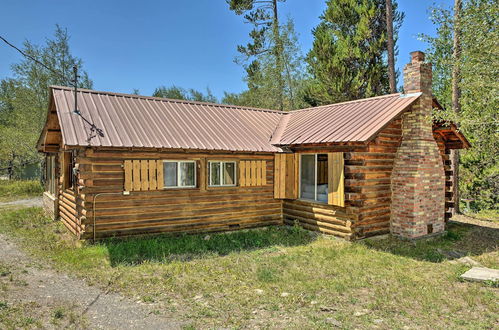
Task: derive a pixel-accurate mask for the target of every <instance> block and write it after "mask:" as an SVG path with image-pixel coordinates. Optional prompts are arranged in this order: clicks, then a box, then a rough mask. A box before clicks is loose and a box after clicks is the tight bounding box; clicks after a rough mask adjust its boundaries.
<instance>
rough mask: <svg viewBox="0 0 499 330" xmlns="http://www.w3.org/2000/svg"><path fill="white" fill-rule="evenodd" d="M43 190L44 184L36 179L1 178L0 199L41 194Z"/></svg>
mask: <svg viewBox="0 0 499 330" xmlns="http://www.w3.org/2000/svg"><path fill="white" fill-rule="evenodd" d="M42 192H43V188H42V185H41V184H40V182H39V181H36V180H25V181H12V180H0V201H3V200H5V201H6V200H11V199H14V198H16V199H19V198H24V197H30V196H40V195H41V194H42Z"/></svg>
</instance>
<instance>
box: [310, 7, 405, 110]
mask: <svg viewBox="0 0 499 330" xmlns="http://www.w3.org/2000/svg"><path fill="white" fill-rule="evenodd" d="M385 5H386V4H385V1H384V0H329V1H327V8H326V10H325V11H324V13H323V14H322V16H321V22H320V23H319V25H318V26H317V27H316V28H314V30H313V31H312V33H313V35H314V43H313V47H312V49H311V50H310V52H309V53H308V56H307V62H308V64H309V67H310V73H311V75H312V79H311V80H310V82H309V85H308V87H307V90H306V94H305V97H306V101H307V102H308V103H309V104H311V105H319V104H327V103H335V102H341V101H348V100H353V99H359V98H364V97H370V96H375V95H381V94H386V93H388V91H389V82H388V68H387V64H386V61H385V58H386V54H387V32H386V10H385ZM403 16H404V15H403V14H402V13H400V12H398V11H397V3H396V2H395V1H394V2H393V22H394V28H393V31H394V36H395V40H394V41H396V36H397V33H398V30H399V28H400V25H401V23H402V20H403Z"/></svg>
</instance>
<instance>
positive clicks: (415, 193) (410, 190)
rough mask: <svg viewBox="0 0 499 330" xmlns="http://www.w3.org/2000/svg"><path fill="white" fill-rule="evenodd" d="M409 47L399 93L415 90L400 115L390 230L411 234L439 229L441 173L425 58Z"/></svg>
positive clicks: (416, 235) (410, 236)
mask: <svg viewBox="0 0 499 330" xmlns="http://www.w3.org/2000/svg"><path fill="white" fill-rule="evenodd" d="M424 58H425V55H424V53H423V52H420V51H416V52H412V53H411V63H408V64H407V65H406V66H405V68H404V91H405V93H407V94H409V93H421V96H420V97H419V99H418V100H417V101H416V102H415V103H414V104H413V105H412V106H411V109H409V110H408V111H407V112H405V113H404V114H403V116H402V142H401V144H400V147H399V148H398V150H397V154H396V157H395V162H394V167H393V171H392V180H391V181H392V182H391V188H392V206H391V219H390V231H391V233H392V234H393V235H395V236H398V237H401V238H407V239H415V238H420V237H424V236H427V235H434V234H438V233H441V232H443V231H444V229H445V221H444V213H445V174H444V168H443V163H442V159H441V157H440V153H439V150H438V146H437V143H436V142H435V139H434V138H433V132H432V120H431V111H432V90H431V79H432V72H431V64H430V63H425V62H424Z"/></svg>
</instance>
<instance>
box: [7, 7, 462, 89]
mask: <svg viewBox="0 0 499 330" xmlns="http://www.w3.org/2000/svg"><path fill="white" fill-rule="evenodd" d="M434 2H435V3H437V4H441V5H446V6H449V5H451V3H452V2H453V1H452V0H419V1H413V0H399V1H398V3H399V7H400V9H401V10H402V11H404V12H405V13H406V19H405V21H404V24H403V26H402V28H401V30H400V33H399V42H398V46H399V56H398V58H397V67H398V68H402V66H403V65H404V64H405V63H406V62H408V59H409V55H408V53H409V52H410V51H413V50H424V49H425V48H426V45H425V44H424V43H422V42H420V41H418V40H417V34H418V33H428V34H433V33H434V27H433V26H432V24H431V22H430V21H429V19H428V16H429V15H428V8H429V7H430V6H431V5H432V4H433V3H434ZM324 9H325V0H287V2H285V3H280V16H281V18H282V19H285V18H286V17H288V16H289V17H291V18H292V19H294V21H295V25H296V30H297V32H298V34H299V43H300V47H301V49H302V50H303V53H304V54H306V53H307V51H308V50H309V49H310V47H311V45H312V41H313V39H312V34H311V30H312V28H313V27H315V26H316V25H317V24H318V22H319V15H320V14H321V13H322V12H323V11H324ZM57 23H58V24H60V25H61V26H63V27H65V28H67V29H68V31H69V33H70V35H71V41H70V45H71V48H72V52H73V55H76V56H78V57H81V58H82V59H83V60H84V68H85V70H86V71H88V73H89V74H90V77H91V78H92V80H93V81H94V88H95V89H98V90H106V91H114V92H123V93H129V92H131V91H132V90H133V89H134V88H137V89H139V91H140V93H141V94H143V95H151V94H152V92H153V91H154V89H155V88H156V87H157V86H160V85H166V86H169V85H172V84H175V85H177V86H181V87H185V88H195V89H199V90H205V89H206V87H209V88H210V89H211V90H212V92H213V93H214V94H215V95H216V96H217V97H221V96H222V95H223V92H224V91H230V92H239V91H241V90H243V89H244V88H245V84H244V82H243V81H242V77H243V75H244V71H243V69H242V68H241V67H240V66H238V65H237V64H235V63H234V62H233V59H234V56H235V55H236V54H237V53H236V45H237V44H241V43H245V42H246V41H247V40H248V31H249V30H250V26H248V24H244V23H243V19H242V17H239V16H236V15H235V14H234V13H233V12H231V11H229V9H228V5H227V4H226V2H225V0H196V1H193V0H191V1H178V0H175V1H174V0H162V1H159V0H156V1H152V0H141V1H137V0H135V1H132V0H100V1H97V0H85V1H76V0H45V1H37V0H30V1H28V0H2V6H1V9H0V35H2V36H4V37H5V38H6V39H7V40H9V41H11V42H12V43H14V44H15V45H19V46H20V45H21V44H22V42H23V40H25V39H28V40H30V41H31V42H33V43H35V44H42V43H43V42H44V40H45V38H46V37H51V36H52V34H53V31H54V28H55V24H57ZM20 56H21V55H19V54H18V53H16V52H15V51H14V50H13V49H11V48H8V47H7V46H5V45H4V44H0V79H1V78H4V77H8V76H11V72H10V65H11V64H12V63H14V62H17V61H19V60H20Z"/></svg>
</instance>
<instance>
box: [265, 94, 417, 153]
mask: <svg viewBox="0 0 499 330" xmlns="http://www.w3.org/2000/svg"><path fill="white" fill-rule="evenodd" d="M420 95H421V93H414V94H390V95H385V96H378V97H371V98H367V99H361V100H355V101H349V102H343V103H336V104H331V105H325V106H321V107H315V108H309V109H303V110H296V111H291V112H289V113H286V114H284V115H283V116H284V117H289V118H287V119H282V120H281V122H280V124H283V125H282V126H279V127H277V129H276V131H275V134H274V135H275V136H273V137H272V142H273V143H274V145H295V144H310V143H338V142H366V141H370V140H371V139H372V138H373V137H374V136H375V135H376V134H377V133H378V132H379V131H380V130H381V129H382V128H383V127H384V126H386V125H387V124H388V123H389V122H390V121H391V120H392V119H394V118H395V117H397V116H398V115H399V114H400V113H402V112H403V111H404V110H405V109H407V107H408V106H409V105H410V104H412V103H413V102H414V101H415V100H416V99H417V98H418V97H419V96H420Z"/></svg>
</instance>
